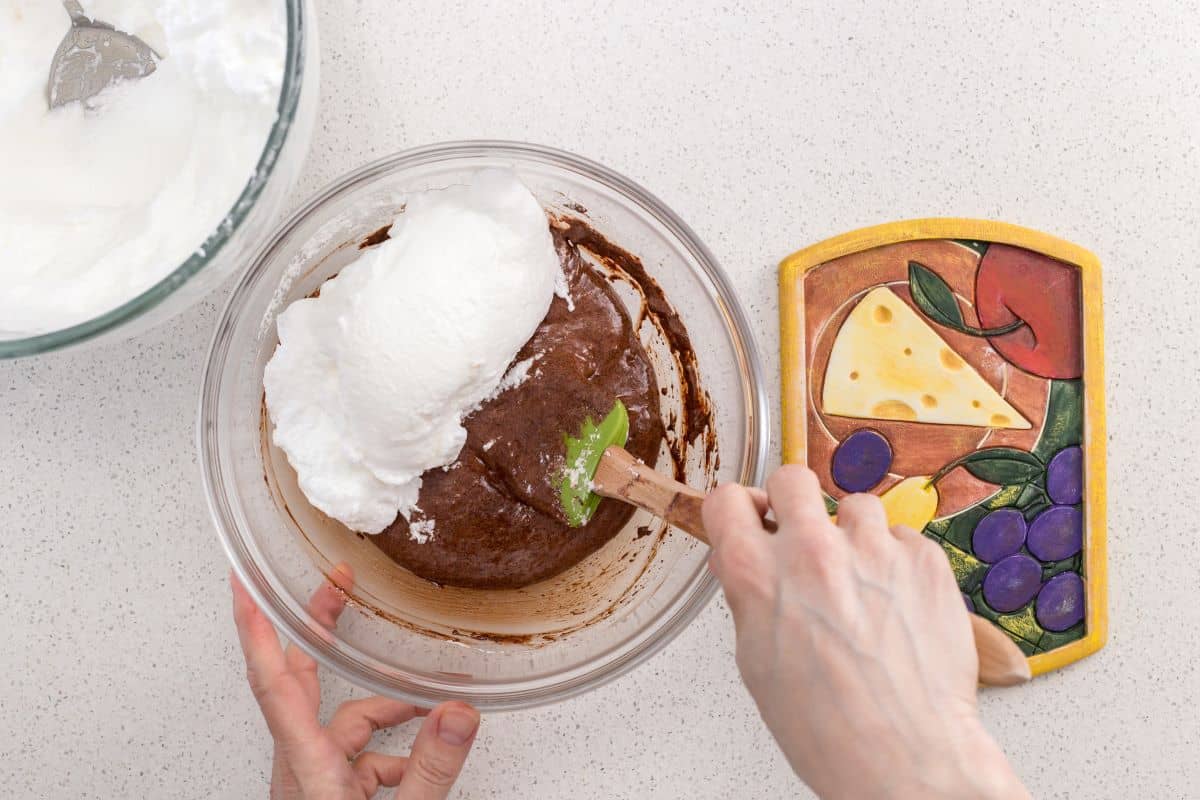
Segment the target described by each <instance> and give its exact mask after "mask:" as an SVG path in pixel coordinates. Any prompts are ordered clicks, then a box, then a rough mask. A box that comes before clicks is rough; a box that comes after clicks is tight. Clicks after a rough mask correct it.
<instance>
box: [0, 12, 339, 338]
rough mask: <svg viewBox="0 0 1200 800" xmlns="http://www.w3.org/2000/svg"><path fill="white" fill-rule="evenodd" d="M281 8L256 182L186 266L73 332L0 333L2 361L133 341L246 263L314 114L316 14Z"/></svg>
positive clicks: (282, 199)
mask: <svg viewBox="0 0 1200 800" xmlns="http://www.w3.org/2000/svg"><path fill="white" fill-rule="evenodd" d="M280 2H283V3H284V4H285V5H286V9H287V26H288V47H287V54H286V56H285V59H284V67H283V70H284V71H283V85H282V88H281V90H280V95H279V107H278V114H277V116H276V118H275V123H274V125H273V126H272V127H271V131H270V133H269V134H268V136H267V140H266V142H265V143H264V145H263V150H262V153H261V154H260V156H259V159H258V164H257V166H256V167H255V171H254V174H253V175H252V176H251V177H250V179H249V180H248V181H247V183H246V185H245V186H244V187H243V188H242V192H241V194H240V195H239V197H238V199H237V200H236V201H235V202H234V205H233V208H231V209H230V210H229V213H227V214H226V215H225V218H224V219H223V220H221V222H220V224H218V225H217V227H216V228H215V229H214V230H213V231H212V232H211V233H210V234H209V236H208V238H207V239H205V240H204V241H203V242H197V243H196V244H197V248H196V250H195V251H194V252H193V253H192V254H191V256H189V257H188V258H187V260H185V261H184V262H183V263H182V264H179V265H176V266H175V267H174V268H173V269H171V270H170V271H169V272H167V273H166V274H165V276H164V277H163V278H161V279H160V280H159V281H158V282H157V283H155V284H154V285H153V286H151V287H149V288H148V289H146V290H144V291H142V292H141V293H140V294H138V295H136V296H134V297H131V298H130V299H128V300H126V301H125V302H124V303H122V304H121V305H119V306H117V307H116V308H114V309H111V310H110V311H107V312H105V313H103V314H100V315H99V316H97V317H93V318H92V319H89V320H86V321H84V322H81V323H79V324H77V325H71V326H69V327H66V328H61V329H59V330H53V331H47V332H43V333H38V334H34V335H26V334H23V333H21V332H14V331H5V330H3V328H0V359H3V358H18V357H21V356H29V355H36V354H38V353H45V352H49V351H51V350H60V349H62V348H66V347H71V346H75V345H80V344H82V343H85V342H86V343H89V344H90V343H98V342H103V341H116V340H120V339H125V338H129V337H131V336H136V335H137V334H139V333H142V332H144V331H147V330H149V329H150V328H152V327H154V326H155V325H158V324H160V323H162V322H165V321H167V320H168V319H170V318H172V317H174V316H176V315H177V314H180V313H182V312H183V311H186V310H187V309H188V308H191V307H192V306H193V305H195V304H196V303H197V302H199V301H200V300H201V299H203V298H204V297H205V296H206V295H208V294H209V293H210V292H211V291H212V290H213V289H215V288H216V287H217V286H219V285H220V284H221V283H223V282H224V281H225V280H226V279H227V278H229V276H230V275H232V274H233V273H234V271H236V270H237V269H238V268H239V267H241V266H243V265H244V264H245V263H246V259H247V258H248V257H249V255H250V254H251V252H252V251H253V250H254V248H255V247H256V246H257V245H258V243H259V242H261V241H262V240H263V238H264V237H265V236H266V235H267V234H268V233H269V232H270V230H271V226H272V225H274V224H275V223H276V221H278V219H279V217H280V215H282V213H283V211H284V203H286V202H287V198H288V195H289V193H290V192H291V189H292V187H293V186H294V185H295V183H296V179H297V178H298V177H299V176H300V170H301V168H302V167H303V165H304V158H305V156H306V155H307V154H308V146H309V143H310V141H311V139H312V130H313V124H314V122H315V121H316V114H317V95H318V90H319V83H320V80H319V76H318V71H319V64H320V59H319V58H318V49H317V27H316V26H317V16H316V9H315V6H314V5H313V0H280ZM63 18H64V20H65V19H66V17H65V15H64V17H63ZM47 57H48V56H47Z"/></svg>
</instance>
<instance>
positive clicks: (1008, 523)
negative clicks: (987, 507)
mask: <svg viewBox="0 0 1200 800" xmlns="http://www.w3.org/2000/svg"><path fill="white" fill-rule="evenodd" d="M1025 531H1026V527H1025V515H1024V514H1022V513H1021V512H1020V511H1018V510H1017V509H1015V508H999V509H996V510H995V511H993V512H991V513H990V514H988V515H987V516H986V517H984V518H983V519H981V520H979V523H978V524H977V525H976V526H975V533H974V534H972V536H971V549H972V550H974V551H975V557H976V558H978V559H979V560H980V561H986V562H987V563H989V564H995V563H996V562H997V561H1000V560H1001V559H1004V558H1007V557H1008V556H1011V555H1012V554H1013V553H1016V552H1018V551H1019V550H1020V549H1021V545H1023V544H1025Z"/></svg>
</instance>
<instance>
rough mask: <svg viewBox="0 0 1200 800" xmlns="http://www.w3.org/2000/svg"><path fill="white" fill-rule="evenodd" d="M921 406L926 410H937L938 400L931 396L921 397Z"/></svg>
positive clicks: (924, 395)
mask: <svg viewBox="0 0 1200 800" xmlns="http://www.w3.org/2000/svg"><path fill="white" fill-rule="evenodd" d="M921 405H923V406H925V407H926V408H937V398H936V397H934V396H933V395H931V394H923V395H921Z"/></svg>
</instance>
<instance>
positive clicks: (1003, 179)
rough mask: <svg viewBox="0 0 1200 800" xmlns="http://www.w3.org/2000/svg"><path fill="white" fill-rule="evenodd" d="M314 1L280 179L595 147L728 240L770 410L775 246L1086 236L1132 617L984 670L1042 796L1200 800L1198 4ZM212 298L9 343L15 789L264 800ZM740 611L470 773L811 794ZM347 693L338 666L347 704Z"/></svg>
mask: <svg viewBox="0 0 1200 800" xmlns="http://www.w3.org/2000/svg"><path fill="white" fill-rule="evenodd" d="M320 5H321V6H322V11H321V19H320V26H321V37H322V65H321V69H322V73H323V75H322V79H323V86H322V94H323V101H322V102H323V106H322V110H321V113H320V117H319V121H318V125H317V133H316V138H315V142H314V146H313V148H312V153H311V156H310V158H309V162H308V167H307V169H306V170H305V172H304V175H303V178H302V180H301V185H300V187H299V189H298V191H297V193H296V195H295V198H294V201H296V202H298V201H299V200H300V199H302V198H303V197H304V196H305V195H307V194H309V193H311V192H312V191H314V190H315V189H317V188H318V187H319V186H321V185H322V184H324V183H325V182H327V181H329V180H330V179H332V178H334V177H335V176H337V175H338V174H340V173H342V172H344V171H345V170H347V169H350V168H352V167H354V166H357V165H359V164H361V163H362V162H364V161H366V160H368V159H372V158H375V157H377V156H380V155H383V154H385V153H388V152H390V151H394V150H397V149H401V148H405V147H409V146H413V145H419V144H426V143H430V142H434V141H438V140H446V139H460V138H479V137H493V138H507V139H526V140H532V141H536V142H541V143H545V144H550V145H555V146H558V147H562V148H565V149H569V150H573V151H576V152H578V153H581V154H583V155H586V156H590V157H592V158H595V159H597V160H599V161H602V162H604V163H605V164H608V165H609V166H611V167H613V168H615V169H617V170H618V171H620V172H623V173H625V174H627V175H629V176H630V177H632V178H634V179H635V180H637V181H639V182H641V183H642V184H644V185H645V186H647V187H648V188H649V189H650V190H651V191H653V192H655V193H657V194H658V195H659V196H660V197H662V198H663V199H664V200H665V201H666V202H667V203H668V204H669V205H670V206H672V207H673V208H674V209H675V210H676V211H677V212H679V214H680V215H681V216H682V217H683V218H684V219H686V220H687V221H688V222H689V223H691V225H692V226H693V227H694V228H695V229H696V231H697V232H698V233H699V234H700V236H701V238H702V239H704V240H705V241H706V242H707V243H708V245H709V246H710V247H711V248H712V250H713V251H714V252H715V253H716V255H717V257H718V259H719V260H720V261H721V262H722V263H723V264H724V266H725V268H726V270H728V272H729V273H730V275H731V276H732V279H733V283H734V285H735V286H736V287H737V289H738V291H739V292H740V293H741V297H742V301H743V303H744V304H745V306H746V308H747V310H748V312H749V314H750V318H751V320H752V321H753V322H754V324H755V326H756V333H757V336H758V341H759V344H760V345H761V348H762V351H763V353H764V355H765V360H766V365H767V374H768V376H770V378H771V382H772V392H773V394H774V396H775V398H776V399H777V397H778V366H779V365H778V356H777V343H778V335H777V332H776V300H775V263H776V262H777V261H778V259H779V258H780V257H782V256H784V255H786V254H787V253H789V252H790V251H792V250H794V249H797V248H799V247H801V246H803V245H806V244H809V243H812V242H815V241H817V240H819V239H822V238H824V237H826V236H829V235H832V234H835V233H838V232H841V231H845V230H849V229H852V228H856V227H860V226H863V225H869V224H874V223H878V222H884V221H887V220H892V219H901V218H906V217H915V216H937V215H944V216H950V215H953V216H978V217H990V218H996V219H1003V220H1008V221H1011V222H1016V223H1019V224H1023V225H1027V226H1030V227H1034V228H1039V229H1044V230H1047V231H1050V232H1053V233H1056V234H1058V235H1060V236H1062V237H1064V238H1067V239H1070V240H1072V241H1075V242H1078V243H1080V244H1082V245H1084V246H1086V247H1088V248H1090V249H1092V250H1093V251H1094V252H1096V253H1097V254H1098V255H1099V256H1100V258H1101V260H1102V261H1103V262H1104V265H1105V269H1106V276H1105V292H1106V298H1107V302H1106V315H1107V318H1106V325H1107V341H1106V344H1107V351H1108V364H1107V367H1108V376H1109V377H1108V408H1109V431H1110V449H1109V474H1110V478H1109V487H1110V490H1111V494H1110V501H1109V511H1110V528H1109V540H1110V553H1109V567H1110V574H1111V636H1110V639H1109V643H1108V646H1107V647H1106V649H1104V650H1103V651H1101V652H1100V653H1099V654H1098V655H1096V656H1093V657H1092V658H1090V659H1088V660H1086V661H1084V662H1081V663H1079V664H1077V665H1075V666H1073V667H1070V668H1068V669H1065V670H1063V671H1061V672H1058V673H1055V674H1052V675H1049V676H1046V677H1042V678H1039V679H1038V680H1036V681H1035V682H1034V683H1033V684H1032V685H1029V686H1027V687H1024V688H1021V689H1014V690H1006V691H992V692H988V693H986V694H985V696H984V698H983V701H982V706H983V713H984V716H985V718H986V722H987V724H988V726H989V728H990V729H991V730H992V731H994V732H995V734H996V735H997V737H998V738H999V739H1000V742H1001V743H1002V745H1003V746H1004V748H1005V749H1006V750H1007V751H1008V753H1009V754H1010V756H1011V758H1012V760H1013V762H1014V764H1015V766H1016V769H1017V771H1018V772H1019V773H1020V774H1021V776H1022V777H1023V778H1024V779H1025V780H1026V781H1027V782H1028V783H1029V784H1030V786H1031V787H1032V788H1033V790H1034V793H1035V795H1037V796H1038V797H1047V798H1049V797H1087V798H1109V797H1111V798H1124V797H1168V796H1169V797H1195V796H1200V759H1197V758H1196V757H1195V751H1196V746H1197V745H1198V744H1200V723H1198V722H1197V721H1196V717H1195V709H1196V707H1197V705H1198V704H1200V677H1198V676H1197V670H1196V666H1195V663H1196V656H1197V654H1200V603H1198V602H1196V596H1195V594H1194V592H1195V591H1196V589H1195V586H1196V577H1195V572H1196V565H1197V563H1200V562H1198V560H1197V549H1196V539H1197V533H1196V524H1195V522H1194V519H1193V518H1192V515H1191V512H1190V503H1188V502H1186V501H1182V500H1180V499H1178V494H1179V493H1180V492H1183V491H1187V487H1191V486H1192V485H1193V483H1194V480H1193V476H1195V475H1196V474H1198V473H1200V427H1198V426H1197V425H1196V423H1195V418H1196V417H1195V413H1196V408H1197V401H1196V398H1197V397H1198V396H1200V359H1198V358H1197V356H1196V352H1197V342H1198V337H1197V335H1196V329H1195V324H1196V317H1195V309H1196V308H1197V307H1200V281H1198V280H1197V279H1196V274H1197V272H1196V270H1197V267H1200V263H1198V261H1200V255H1197V254H1198V253H1200V233H1197V231H1198V230H1200V225H1198V224H1197V223H1198V220H1200V190H1198V187H1200V148H1198V147H1197V144H1196V143H1197V135H1198V131H1200V90H1198V89H1197V87H1198V86H1200V58H1197V50H1196V43H1195V36H1194V32H1195V30H1196V28H1197V26H1198V24H1200V6H1198V5H1197V4H1196V3H1195V2H1189V3H1168V2H1144V3H1137V4H1134V3H1127V4H1117V3H1110V4H1096V6H1094V7H1092V6H1089V5H1087V4H1085V3H1081V2H1064V3H1053V4H1038V3H1005V4H1003V7H1001V6H1000V5H997V4H989V3H969V4H968V3H955V2H936V1H935V0H917V1H916V2H907V3H902V4H895V3H885V2H870V3H868V2H861V0H860V1H859V2H847V3H828V2H820V3H809V2H804V3H800V2H796V3H780V2H761V3H758V2H755V3H750V2H737V0H727V1H726V2H708V0H703V1H702V2H690V3H678V4H674V3H643V2H633V0H609V2H594V3H591V2H590V3H584V2H575V0H567V2H561V1H560V2H555V3H535V2H507V1H506V2H493V3H477V2H449V3H443V2H437V3H405V4H403V9H404V10H403V12H400V13H398V12H397V10H396V9H397V7H398V6H397V4H396V3H395V0H321V3H320ZM1043 5H1046V8H1042V7H1041V6H1043ZM670 6H676V7H675V8H670ZM1118 6H1129V7H1130V8H1129V9H1127V10H1121V11H1117V10H1115V9H1116V8H1117V7H1118ZM1133 6H1138V7H1140V8H1139V9H1138V10H1134V9H1133ZM1051 9H1052V10H1051ZM222 300H223V298H222V297H221V296H214V297H213V298H212V299H211V301H210V302H209V303H208V304H205V305H202V306H201V307H199V308H197V309H195V310H194V311H192V312H191V313H188V314H186V315H184V316H183V317H181V318H179V319H177V320H176V321H175V322H174V323H172V324H169V325H168V326H166V327H164V328H161V329H159V330H157V331H155V332H152V333H150V334H148V335H146V336H143V337H142V338H141V339H139V340H136V341H133V342H129V343H126V344H123V345H116V346H107V347H104V348H101V349H95V350H90V351H85V352H82V353H68V354H65V355H58V356H53V357H46V358H41V359H37V360H25V361H20V362H15V363H4V364H0V403H2V404H3V413H0V447H2V448H3V457H2V458H0V536H2V537H3V558H0V599H2V603H3V607H4V608H5V610H6V615H5V617H6V620H7V622H6V623H5V626H4V629H5V632H6V641H5V643H4V646H3V647H0V785H2V786H4V787H5V788H4V791H3V792H2V793H3V794H4V795H5V796H11V797H26V798H39V797H46V798H49V797H54V798H59V797H72V798H93V797H94V798H112V797H171V798H210V797H212V798H250V797H265V796H266V788H265V787H266V784H265V780H266V777H265V776H266V774H267V770H268V758H269V742H268V739H267V735H266V729H265V727H264V725H263V724H262V723H261V721H260V720H259V716H258V711H257V709H256V708H255V706H254V703H253V701H252V699H251V697H250V693H249V691H248V690H247V689H246V687H245V685H244V683H243V679H242V675H243V667H242V664H241V657H240V655H239V653H238V651H237V649H236V641H235V637H234V632H233V626H232V624H231V621H230V619H229V613H228V607H229V602H228V592H227V588H226V582H225V576H226V565H225V560H224V556H223V555H222V554H221V551H220V548H219V547H218V544H217V541H216V537H215V534H214V533H213V530H212V528H211V525H210V523H209V521H208V516H207V512H206V510H205V508H204V503H203V499H202V496H201V487H200V483H199V476H198V469H197V466H196V456H195V452H194V447H193V424H194V414H195V409H196V405H197V394H198V386H199V380H200V362H201V358H202V355H203V354H204V351H205V349H206V347H207V344H208V339H209V333H210V326H211V324H212V322H213V319H214V313H215V306H217V305H219V304H220V303H221V302H222ZM777 442H778V439H777V437H776V445H775V447H774V452H775V453H776V456H775V458H776V459H777V458H778V455H777V453H778V444H777ZM731 633H732V632H731V628H730V620H729V616H728V613H727V611H726V609H725V607H724V605H723V604H722V603H720V602H716V603H714V604H713V605H712V607H710V608H709V609H708V610H707V611H706V612H705V613H704V614H703V615H702V616H701V617H700V619H699V620H698V621H697V622H696V624H695V625H693V626H692V627H691V628H690V629H689V630H688V631H686V632H685V633H684V634H683V635H682V636H680V637H679V639H677V640H676V641H675V642H674V643H673V644H672V645H671V646H670V647H669V648H668V649H667V650H666V651H665V652H663V653H661V654H660V655H658V656H657V657H655V658H654V659H653V660H651V661H650V662H649V663H647V664H646V665H645V666H643V667H641V668H640V669H638V670H637V671H635V672H634V673H632V674H630V675H628V676H626V677H624V678H622V679H620V680H618V681H616V682H615V683H612V684H609V685H608V686H605V687H603V688H602V689H599V690H597V691H595V692H593V693H592V694H590V695H587V696H585V697H582V698H579V699H576V700H572V701H570V702H567V703H564V704H562V705H558V706H553V707H550V708H546V709H543V710H540V711H534V712H527V713H520V714H509V715H499V716H493V717H489V718H487V719H485V721H484V726H483V729H482V733H481V735H480V738H479V742H478V745H477V747H476V750H475V753H474V756H473V759H472V760H471V762H470V763H469V765H468V767H467V770H466V774H465V775H464V777H463V779H462V781H461V784H460V787H459V790H458V795H457V796H458V797H462V798H492V797H513V798H516V797H520V798H526V799H527V800H540V799H541V798H560V797H576V798H591V797H610V798H647V797H654V798H659V797H661V798H696V799H697V800H699V799H701V798H728V797H750V796H753V797H795V796H804V792H803V791H801V790H799V789H798V788H797V783H796V781H795V780H794V778H793V777H792V775H791V773H790V771H789V770H788V767H787V764H786V763H785V762H784V760H783V759H782V758H781V757H780V756H779V755H777V753H776V751H775V749H774V747H773V745H772V742H771V740H770V738H769V737H768V736H767V734H766V732H765V731H764V729H763V728H762V726H761V724H760V722H759V720H758V717H757V715H756V713H755V711H754V709H753V707H752V705H751V704H750V702H749V701H748V699H747V698H746V697H745V696H744V694H743V691H742V689H741V686H740V684H739V682H738V678H737V674H736V671H735V668H734V664H733V658H732V646H733V637H732V635H731ZM351 693H352V690H351V689H350V688H349V687H347V686H346V685H345V684H343V683H340V682H338V681H337V680H334V679H327V681H326V699H327V701H328V702H330V703H333V702H336V701H338V700H340V699H342V698H344V697H346V696H347V695H349V694H351ZM410 737H411V731H407V730H406V731H403V732H401V733H398V734H395V735H394V736H392V737H390V738H389V744H390V746H392V747H396V748H399V747H403V746H405V745H406V744H407V742H408V741H409V739H410ZM864 746H866V747H869V746H870V744H869V743H864Z"/></svg>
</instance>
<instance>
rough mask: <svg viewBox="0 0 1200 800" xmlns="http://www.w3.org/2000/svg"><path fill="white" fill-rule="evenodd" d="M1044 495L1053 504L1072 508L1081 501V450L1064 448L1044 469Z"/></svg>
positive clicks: (1079, 448) (1078, 447)
mask: <svg viewBox="0 0 1200 800" xmlns="http://www.w3.org/2000/svg"><path fill="white" fill-rule="evenodd" d="M1046 493H1047V494H1049V495H1050V499H1051V500H1053V501H1054V502H1055V503H1057V504H1059V505H1063V506H1073V505H1075V504H1076V503H1078V502H1079V501H1080V500H1082V499H1083V448H1081V447H1080V446H1079V445H1075V446H1074V447H1065V448H1063V449H1062V450H1059V451H1058V452H1057V453H1055V455H1054V458H1052V459H1050V464H1049V465H1048V466H1047V467H1046Z"/></svg>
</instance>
